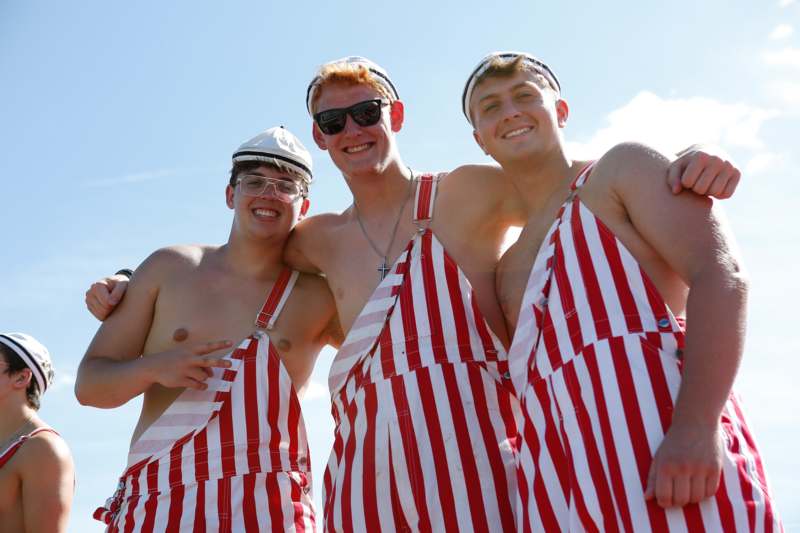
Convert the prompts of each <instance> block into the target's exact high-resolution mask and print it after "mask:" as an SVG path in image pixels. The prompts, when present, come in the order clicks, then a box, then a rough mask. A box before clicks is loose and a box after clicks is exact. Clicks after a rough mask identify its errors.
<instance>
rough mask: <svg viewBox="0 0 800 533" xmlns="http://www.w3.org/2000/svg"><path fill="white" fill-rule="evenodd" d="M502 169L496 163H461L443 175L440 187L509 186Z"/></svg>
mask: <svg viewBox="0 0 800 533" xmlns="http://www.w3.org/2000/svg"><path fill="white" fill-rule="evenodd" d="M511 185H512V184H511V181H510V180H509V179H508V178H507V177H506V174H505V172H503V169H502V168H500V167H499V166H497V165H463V166H460V167H458V168H456V169H454V170H453V171H452V172H450V173H449V174H447V175H445V177H444V178H442V180H441V182H440V187H445V188H454V189H455V188H457V189H463V188H465V187H469V188H471V187H476V188H493V189H496V188H498V187H504V186H511Z"/></svg>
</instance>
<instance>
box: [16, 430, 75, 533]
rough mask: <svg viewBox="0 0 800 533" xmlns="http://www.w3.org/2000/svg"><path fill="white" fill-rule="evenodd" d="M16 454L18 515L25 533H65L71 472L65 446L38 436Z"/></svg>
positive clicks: (58, 439)
mask: <svg viewBox="0 0 800 533" xmlns="http://www.w3.org/2000/svg"><path fill="white" fill-rule="evenodd" d="M19 453H22V454H24V455H23V457H22V458H21V459H22V461H20V463H21V464H20V468H21V481H22V515H23V520H24V523H25V532H26V533H54V532H55V533H63V532H65V531H67V522H68V520H69V511H70V507H71V506H72V496H73V493H74V491H75V469H74V465H73V463H72V456H71V455H70V453H69V449H68V448H67V445H66V443H65V442H64V441H63V439H61V437H58V436H57V435H52V434H48V433H40V434H38V435H36V436H34V437H32V438H31V439H30V440H28V441H27V442H26V443H25V444H24V446H23V448H22V449H21V450H20V452H19Z"/></svg>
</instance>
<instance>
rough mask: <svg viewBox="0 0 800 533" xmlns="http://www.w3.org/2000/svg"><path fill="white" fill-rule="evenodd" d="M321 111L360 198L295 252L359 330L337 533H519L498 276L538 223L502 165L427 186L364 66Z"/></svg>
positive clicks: (321, 219) (335, 479)
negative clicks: (516, 244) (407, 531)
mask: <svg viewBox="0 0 800 533" xmlns="http://www.w3.org/2000/svg"><path fill="white" fill-rule="evenodd" d="M307 107H308V109H309V112H310V113H311V114H312V115H313V116H314V119H315V123H314V127H313V136H314V140H315V141H316V143H317V145H318V146H319V147H320V148H321V149H323V150H326V151H328V153H329V155H330V157H331V159H332V160H333V161H334V163H335V164H336V166H337V167H338V168H339V169H340V170H341V171H342V174H343V175H344V178H345V180H346V181H347V184H348V186H349V188H350V190H351V192H352V193H353V200H354V201H353V205H351V206H350V207H349V208H348V209H346V210H345V211H344V212H343V213H341V214H324V215H318V216H315V217H311V218H309V219H307V220H305V221H304V222H303V223H302V224H301V225H299V226H298V228H297V229H296V230H295V233H294V235H293V238H292V240H291V241H290V243H289V245H288V246H287V250H286V254H287V261H288V262H290V264H292V265H294V266H295V267H296V268H300V269H302V270H311V271H321V272H324V273H325V275H326V279H327V281H328V283H329V285H330V287H331V289H332V291H333V293H334V295H335V298H336V306H337V310H338V313H339V317H340V320H341V323H342V326H343V328H344V330H345V331H349V333H348V337H347V339H346V340H345V342H344V344H343V345H342V349H341V350H340V352H339V354H337V356H336V358H335V360H334V362H333V366H332V369H331V376H330V379H329V386H330V389H331V395H332V400H333V415H334V419H335V421H336V434H335V440H334V448H333V452H332V454H331V458H330V461H329V465H328V470H327V472H326V475H325V498H324V501H325V527H326V529H327V530H329V531H339V530H350V529H356V530H374V529H376V528H377V527H381V528H382V529H386V530H389V531H391V530H397V529H403V528H406V527H408V528H411V529H412V530H419V529H422V530H425V529H433V530H448V531H457V530H462V531H473V530H497V531H500V530H506V531H507V530H509V529H511V528H513V527H514V516H513V505H514V499H515V497H516V496H515V495H516V474H515V468H516V466H515V465H516V461H515V456H514V453H513V450H512V446H511V440H512V439H513V438H515V435H516V426H515V421H514V415H515V402H516V400H515V399H514V398H513V396H512V395H511V393H510V390H511V389H510V387H509V386H508V384H507V381H508V380H507V372H508V368H507V367H508V364H507V358H506V351H505V348H504V346H505V345H507V344H508V342H509V337H508V334H507V333H506V329H505V322H504V318H503V314H502V311H501V309H500V306H499V305H498V303H497V299H496V296H495V280H494V269H495V266H496V262H497V260H498V258H499V257H500V253H501V248H502V243H503V240H504V238H505V234H506V231H507V230H508V228H509V226H511V225H522V224H523V222H524V219H523V210H522V206H521V204H520V203H519V202H518V200H517V194H516V191H515V189H514V188H513V185H512V184H511V182H510V181H508V180H507V179H505V178H504V176H503V174H502V172H501V171H500V170H499V169H497V168H495V167H483V166H467V167H461V168H459V169H457V170H456V171H454V172H452V173H451V174H449V175H448V176H447V177H446V178H444V179H441V180H439V179H438V177H436V176H430V175H427V176H420V175H419V174H413V173H412V171H411V170H410V169H409V168H408V167H407V166H406V165H405V164H404V163H403V161H402V159H401V157H400V154H399V152H398V148H397V141H396V135H397V133H398V132H399V131H400V130H401V129H402V126H403V120H404V108H403V104H402V102H401V101H400V100H399V98H398V94H397V91H396V88H395V87H394V84H393V83H392V82H391V80H390V78H389V76H388V74H387V73H386V72H385V71H384V70H383V69H382V68H380V67H379V66H378V65H376V64H374V63H372V62H370V61H368V60H366V59H364V58H346V59H343V60H339V61H334V62H332V63H329V64H326V65H323V67H322V68H321V69H320V71H319V72H318V73H317V76H315V77H314V79H313V80H312V83H311V84H310V86H309V89H308V91H307ZM721 177H722V178H723V180H725V179H726V177H725V176H721ZM412 178H413V179H412ZM434 200H435V216H434ZM456 265H457V266H456ZM115 283H116V280H113V281H112V280H105V281H103V282H100V284H99V285H96V286H95V287H94V288H92V289H90V291H89V293H88V294H87V304H88V305H89V307H90V309H92V310H93V311H96V314H98V315H99V316H103V315H104V314H105V313H106V312H107V311H108V309H109V307H110V306H109V304H108V296H109V292H108V288H110V287H111V286H112V285H113V286H114V287H115V288H113V289H112V290H113V291H117V293H116V294H114V296H115V297H118V296H119V293H121V292H123V289H124V287H123V286H122V284H118V285H115ZM118 287H122V288H118ZM443 457H447V461H443V460H442V458H443ZM379 511H380V512H379Z"/></svg>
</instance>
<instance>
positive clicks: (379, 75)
mask: <svg viewBox="0 0 800 533" xmlns="http://www.w3.org/2000/svg"><path fill="white" fill-rule="evenodd" d="M338 63H344V64H346V65H361V66H363V67H364V68H366V69H367V70H369V71H370V72H371V73H372V74H373V75H374V76H375V81H377V82H378V83H380V84H381V85H382V86H383V87H384V88H385V89H386V90H387V91H388V93H389V94H390V95H391V96H392V97H393V98H394V99H395V100H399V99H400V97H399V96H398V95H397V89H395V88H394V84H393V83H392V80H391V79H389V74H388V73H387V72H386V70H384V69H383V67H381V66H380V65H378V64H377V63H375V62H374V61H370V60H369V59H367V58H366V57H361V56H347V57H343V58H341V59H335V60H333V61H328V62H327V63H324V64H322V65H320V67H319V68H318V69H317V73H316V74H315V75H314V78H313V79H312V80H311V83H309V84H308V89H306V109H307V110H308V113H309V114H311V102H312V101H313V100H314V95H315V94H316V93H317V89H319V83H320V82H321V81H322V78H321V77H320V73H321V72H322V70H323V69H324V68H326V67H328V66H330V65H336V64H338Z"/></svg>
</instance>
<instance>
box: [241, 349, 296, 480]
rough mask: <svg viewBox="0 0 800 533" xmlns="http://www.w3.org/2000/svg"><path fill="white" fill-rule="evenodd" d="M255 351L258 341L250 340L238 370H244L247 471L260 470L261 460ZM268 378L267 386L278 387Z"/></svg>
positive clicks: (277, 383)
mask: <svg viewBox="0 0 800 533" xmlns="http://www.w3.org/2000/svg"><path fill="white" fill-rule="evenodd" d="M270 347H271V345H270ZM257 351H258V342H255V341H254V342H251V343H250V345H249V346H248V347H247V352H245V355H244V361H243V363H242V366H241V368H242V370H240V372H241V371H243V372H244V376H243V378H242V379H243V381H244V423H245V427H246V429H247V466H248V467H249V472H261V461H260V459H259V456H258V448H259V444H260V441H261V438H260V436H259V430H258V421H259V419H260V418H261V416H260V415H259V412H258V392H259V391H258V381H257V375H256V373H257V371H258V370H257V368H258V367H257V364H258V363H257V362H258V360H257V355H258V353H257ZM270 378H271V376H269V375H268V376H267V388H268V389H278V385H279V382H278V381H277V380H273V379H270ZM290 427H291V426H290ZM270 449H273V448H270ZM271 466H272V465H270V467H271Z"/></svg>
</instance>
